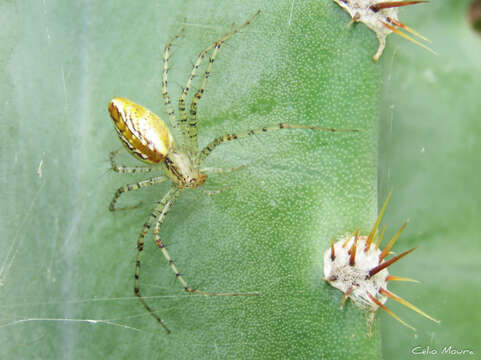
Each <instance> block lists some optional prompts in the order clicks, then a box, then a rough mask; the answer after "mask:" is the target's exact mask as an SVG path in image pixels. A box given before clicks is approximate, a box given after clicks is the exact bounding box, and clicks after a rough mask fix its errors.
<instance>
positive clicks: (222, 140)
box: [197, 123, 359, 164]
mask: <svg viewBox="0 0 481 360" xmlns="http://www.w3.org/2000/svg"><path fill="white" fill-rule="evenodd" d="M282 129H310V130H322V131H330V132H359V130H354V129H334V128H326V127H320V126H311V125H298V124H289V123H280V124H277V125H271V126H265V127H263V128H259V129H254V130H247V131H244V132H240V133H238V134H226V135H224V136H219V137H218V138H216V139H214V140H213V141H211V142H210V143H209V144H208V145H207V146H206V147H205V148H203V149H202V150H201V151H200V153H199V155H198V156H197V163H198V164H202V162H203V161H204V160H205V159H206V158H207V157H208V156H209V154H210V153H211V152H212V151H213V150H214V149H215V148H216V147H217V146H219V145H220V144H223V143H225V142H230V141H234V140H237V139H241V138H244V137H248V136H252V135H256V134H260V133H263V132H268V131H275V130H282Z"/></svg>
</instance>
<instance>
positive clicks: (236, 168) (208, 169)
mask: <svg viewBox="0 0 481 360" xmlns="http://www.w3.org/2000/svg"><path fill="white" fill-rule="evenodd" d="M244 166H245V165H239V166H236V167H233V168H230V169H222V168H214V167H206V168H202V169H200V171H201V172H203V173H204V172H213V173H215V174H223V173H230V172H234V171H236V170H239V169H242V168H243V167H244Z"/></svg>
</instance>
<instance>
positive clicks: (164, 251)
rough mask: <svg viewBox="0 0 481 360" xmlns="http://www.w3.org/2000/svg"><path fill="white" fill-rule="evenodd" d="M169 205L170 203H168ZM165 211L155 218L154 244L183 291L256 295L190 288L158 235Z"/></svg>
mask: <svg viewBox="0 0 481 360" xmlns="http://www.w3.org/2000/svg"><path fill="white" fill-rule="evenodd" d="M205 191H207V190H205ZM174 201H175V199H174ZM169 206H171V205H169ZM167 211H168V210H166V211H165V212H164V216H163V217H162V218H159V219H158V220H157V222H156V223H155V227H154V231H153V233H154V241H155V243H156V245H157V246H158V247H159V248H160V250H161V251H162V254H163V255H164V257H165V259H166V260H167V262H168V263H169V265H170V267H171V269H172V271H173V272H174V274H175V277H176V279H178V280H179V281H180V283H181V284H182V286H183V287H184V291H186V292H188V293H194V294H201V295H205V296H256V295H258V293H216V292H212V291H202V290H198V289H193V288H191V287H190V286H189V284H187V282H186V281H185V279H184V278H183V276H182V274H181V273H180V272H179V269H178V268H177V266H176V265H175V262H174V260H172V258H171V257H170V255H169V253H168V251H167V247H166V245H165V244H164V242H163V241H162V239H161V238H160V236H159V231H160V226H161V225H162V223H163V221H164V219H165V216H166V215H167Z"/></svg>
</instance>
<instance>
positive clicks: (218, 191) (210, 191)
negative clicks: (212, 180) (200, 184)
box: [200, 185, 230, 196]
mask: <svg viewBox="0 0 481 360" xmlns="http://www.w3.org/2000/svg"><path fill="white" fill-rule="evenodd" d="M229 187H230V185H226V186H224V187H223V188H221V189H219V190H205V189H203V188H200V191H202V192H203V193H204V194H206V195H207V196H214V195H219V194H221V193H223V192H224V191H226V190H227V189H228V188H229Z"/></svg>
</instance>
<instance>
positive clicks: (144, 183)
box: [109, 176, 167, 211]
mask: <svg viewBox="0 0 481 360" xmlns="http://www.w3.org/2000/svg"><path fill="white" fill-rule="evenodd" d="M166 180H167V177H165V176H156V177H153V178H150V179H145V180H142V181H139V182H136V183H132V184H126V185H124V186H121V187H119V188H118V189H117V191H116V192H115V194H114V197H113V199H112V201H111V202H110V205H109V210H110V211H118V210H129V209H135V208H136V207H138V206H139V205H140V204H141V203H142V202H139V203H138V204H136V205H133V206H127V207H122V208H117V207H115V204H116V203H117V200H118V199H119V197H120V195H122V194H123V193H125V192H128V191H134V190H138V189H141V188H144V187H147V186H151V185H154V184H160V183H162V182H164V181H166Z"/></svg>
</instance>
